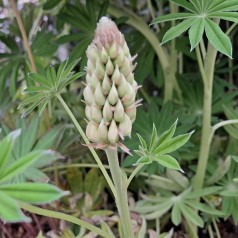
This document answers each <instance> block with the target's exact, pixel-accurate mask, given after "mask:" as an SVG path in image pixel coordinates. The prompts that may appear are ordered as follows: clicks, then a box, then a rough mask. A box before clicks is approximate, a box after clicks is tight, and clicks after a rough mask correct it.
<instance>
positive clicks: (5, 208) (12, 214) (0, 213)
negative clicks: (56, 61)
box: [0, 191, 30, 222]
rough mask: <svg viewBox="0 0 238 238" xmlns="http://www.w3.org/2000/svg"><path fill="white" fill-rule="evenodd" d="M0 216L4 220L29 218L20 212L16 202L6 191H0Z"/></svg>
mask: <svg viewBox="0 0 238 238" xmlns="http://www.w3.org/2000/svg"><path fill="white" fill-rule="evenodd" d="M0 197H1V202H0V218H1V219H2V220H3V221H5V222H19V221H23V222H29V221H30V219H29V218H28V217H26V216H24V214H23V213H22V211H21V210H20V208H19V207H18V206H17V203H16V202H15V200H14V199H13V198H11V197H10V196H9V195H7V194H6V193H4V192H2V191H0Z"/></svg>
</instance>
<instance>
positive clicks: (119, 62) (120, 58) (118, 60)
mask: <svg viewBox="0 0 238 238" xmlns="http://www.w3.org/2000/svg"><path fill="white" fill-rule="evenodd" d="M124 57H125V55H124V52H123V50H122V49H121V48H119V49H118V55H117V58H116V59H115V60H114V64H116V65H118V66H119V67H121V66H122V64H123V61H124Z"/></svg>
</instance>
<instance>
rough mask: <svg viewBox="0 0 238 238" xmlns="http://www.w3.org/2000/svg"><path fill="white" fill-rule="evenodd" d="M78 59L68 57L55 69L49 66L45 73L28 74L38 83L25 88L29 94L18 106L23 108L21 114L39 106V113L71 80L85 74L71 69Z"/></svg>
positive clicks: (24, 114)
mask: <svg viewBox="0 0 238 238" xmlns="http://www.w3.org/2000/svg"><path fill="white" fill-rule="evenodd" d="M79 60H80V59H77V60H73V61H71V62H69V59H67V60H66V61H64V62H62V63H61V64H60V66H59V68H58V70H57V71H56V70H55V68H54V67H53V66H50V67H48V68H47V70H46V72H45V75H41V74H36V73H31V74H29V77H30V79H31V80H32V81H34V82H36V83H38V85H37V86H32V87H29V88H27V89H26V90H25V92H26V93H28V94H29V95H30V96H29V97H28V98H26V99H25V100H24V101H23V102H22V103H21V104H20V105H19V107H18V108H19V109H20V108H24V109H25V111H24V113H23V116H26V115H27V114H29V113H30V112H31V111H32V110H34V109H35V108H36V107H39V113H40V114H41V113H42V112H43V110H44V109H45V107H46V106H47V104H48V103H49V102H50V101H51V99H52V98H53V97H55V96H56V94H58V93H60V92H61V91H62V90H63V89H64V88H65V87H66V86H67V85H68V84H69V83H71V82H72V81H74V80H76V79H78V78H80V77H82V76H83V75H84V74H85V73H84V72H77V73H75V72H74V71H72V70H73V69H74V67H75V66H76V65H77V64H78V62H79Z"/></svg>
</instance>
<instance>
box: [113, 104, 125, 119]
mask: <svg viewBox="0 0 238 238" xmlns="http://www.w3.org/2000/svg"><path fill="white" fill-rule="evenodd" d="M123 118H124V107H123V105H122V103H121V100H118V101H117V104H116V106H115V111H114V120H115V121H116V122H121V121H122V120H123Z"/></svg>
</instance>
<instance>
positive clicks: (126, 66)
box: [120, 57, 132, 77]
mask: <svg viewBox="0 0 238 238" xmlns="http://www.w3.org/2000/svg"><path fill="white" fill-rule="evenodd" d="M131 70H132V69H131V62H130V61H129V59H128V58H126V57H125V59H124V61H123V65H122V66H121V68H120V71H121V72H122V74H123V75H124V76H125V77H126V76H127V75H128V74H129V73H131Z"/></svg>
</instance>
